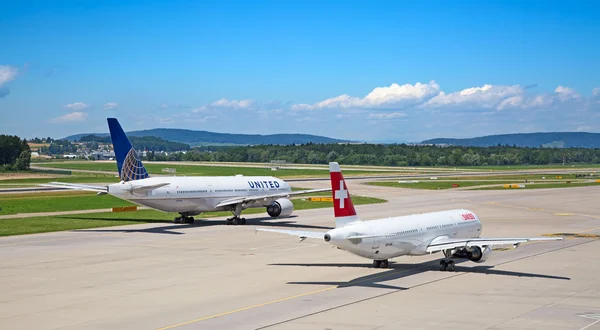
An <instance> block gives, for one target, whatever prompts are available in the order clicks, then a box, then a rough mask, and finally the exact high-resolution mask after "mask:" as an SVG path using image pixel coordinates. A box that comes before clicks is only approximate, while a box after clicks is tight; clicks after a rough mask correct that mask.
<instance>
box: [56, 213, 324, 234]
mask: <svg viewBox="0 0 600 330" xmlns="http://www.w3.org/2000/svg"><path fill="white" fill-rule="evenodd" d="M296 217H297V216H295V215H294V216H290V217H288V218H286V220H283V219H281V220H279V219H274V218H271V217H259V218H246V225H239V226H237V227H247V226H249V225H253V226H269V227H289V228H296V229H324V230H329V229H333V227H326V226H316V225H303V224H299V223H297V222H296V221H290V220H287V219H290V218H292V219H293V218H296ZM61 218H65V219H73V220H98V221H116V222H119V221H122V222H136V223H140V224H161V223H164V224H168V225H165V226H159V227H151V228H139V229H138V228H123V229H120V228H115V227H113V228H110V229H105V228H103V229H75V230H73V231H75V232H100V233H149V234H170V235H183V234H185V232H181V230H186V229H190V228H199V227H211V226H225V225H226V224H225V220H212V219H210V218H206V219H196V221H195V222H194V224H173V223H172V221H169V220H155V219H151V218H148V219H115V218H108V217H78V216H61Z"/></svg>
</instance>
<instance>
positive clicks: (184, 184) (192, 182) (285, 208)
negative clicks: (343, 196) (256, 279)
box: [43, 118, 330, 225]
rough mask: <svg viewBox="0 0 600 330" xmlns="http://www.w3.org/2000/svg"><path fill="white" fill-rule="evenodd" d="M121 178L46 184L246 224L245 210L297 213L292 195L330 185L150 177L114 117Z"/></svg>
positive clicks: (184, 219) (183, 219)
mask: <svg viewBox="0 0 600 330" xmlns="http://www.w3.org/2000/svg"><path fill="white" fill-rule="evenodd" d="M108 128H109V130H110V137H111V139H112V143H113V146H114V149H115V157H116V159H117V168H118V170H119V178H120V179H121V182H119V183H115V184H111V185H109V186H105V187H99V186H88V185H81V184H69V183H63V182H51V183H50V184H47V185H43V186H49V187H61V188H69V189H74V190H84V191H94V192H98V193H99V194H110V195H113V196H116V197H118V198H121V199H125V200H128V201H131V202H133V203H136V204H140V205H144V206H148V207H151V208H153V209H157V210H160V211H164V212H177V213H179V215H180V216H178V217H175V219H174V222H175V223H193V222H194V217H193V216H194V215H198V214H200V213H202V212H210V211H231V212H232V213H233V217H231V218H229V219H227V222H226V223H227V224H228V225H238V224H241V225H243V224H246V219H245V218H241V217H240V215H241V213H242V211H243V210H244V209H247V208H256V207H264V208H266V211H267V213H268V214H269V215H270V216H271V217H273V218H285V217H288V216H290V215H291V214H292V212H293V211H294V205H293V204H292V202H291V201H290V200H289V197H290V196H294V195H302V194H309V193H314V192H321V191H330V189H313V190H303V191H292V189H291V187H290V186H289V184H287V183H286V182H285V181H283V180H281V179H278V178H275V177H272V176H243V175H236V176H180V177H150V175H148V171H146V168H145V167H144V165H143V164H142V161H141V160H140V158H139V157H138V155H137V153H136V152H135V149H133V147H132V145H131V143H130V142H129V139H128V138H127V136H126V135H125V132H124V131H123V129H122V128H121V125H120V124H119V122H118V121H117V120H116V119H115V118H108Z"/></svg>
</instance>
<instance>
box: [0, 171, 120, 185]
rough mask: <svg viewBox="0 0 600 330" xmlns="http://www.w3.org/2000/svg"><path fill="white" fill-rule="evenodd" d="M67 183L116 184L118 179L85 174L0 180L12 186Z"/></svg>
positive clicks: (113, 176)
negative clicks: (55, 182)
mask: <svg viewBox="0 0 600 330" xmlns="http://www.w3.org/2000/svg"><path fill="white" fill-rule="evenodd" d="M54 181H58V182H68V183H118V182H119V178H118V177H117V176H115V175H109V174H85V175H69V176H48V177H43V178H25V179H7V180H0V183H1V184H3V185H4V184H13V185H29V186H31V185H36V184H40V183H48V182H54ZM0 187H1V186H0Z"/></svg>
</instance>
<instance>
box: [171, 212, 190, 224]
mask: <svg viewBox="0 0 600 330" xmlns="http://www.w3.org/2000/svg"><path fill="white" fill-rule="evenodd" d="M173 222H174V223H187V224H190V225H191V224H193V223H194V217H188V216H187V215H185V214H182V215H181V216H179V217H175V219H173Z"/></svg>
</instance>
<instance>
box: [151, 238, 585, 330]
mask: <svg viewBox="0 0 600 330" xmlns="http://www.w3.org/2000/svg"><path fill="white" fill-rule="evenodd" d="M593 241H594V240H589V241H585V242H581V243H577V244H573V245H569V246H568V247H573V246H578V245H582V244H586V243H590V242H593ZM565 248H567V247H566V246H564V244H563V246H561V247H559V248H556V249H552V250H548V251H544V252H539V253H536V254H532V255H528V256H524V257H521V258H517V259H513V260H509V261H505V262H501V263H498V264H496V265H494V267H496V266H500V265H504V264H508V263H511V262H515V261H519V260H523V259H527V258H531V257H535V256H538V255H542V254H546V253H549V252H554V251H558V250H562V249H565ZM433 261H436V260H432V261H430V262H426V265H423V266H421V267H417V268H412V269H406V270H402V271H399V272H394V271H392V272H384V273H382V274H380V275H377V276H374V277H367V278H365V279H363V280H360V281H356V282H352V281H349V282H347V283H346V284H341V285H336V286H331V287H327V288H324V289H320V290H316V291H311V292H307V293H303V294H298V295H294V296H290V297H285V298H281V299H277V300H273V301H269V302H266V303H260V304H255V305H252V306H247V307H243V308H239V309H236V310H233V311H228V312H223V313H219V314H214V315H210V316H205V317H201V318H197V319H194V320H190V321H186V322H182V323H178V324H174V325H170V326H166V327H162V328H159V329H158V330H167V329H173V328H177V327H180V326H184V325H188V324H192V323H197V322H201V321H205V320H209V319H213V318H217V317H220V316H226V315H230V314H234V313H238V312H243V311H246V310H250V309H254V308H258V307H263V306H268V305H272V304H276V303H279V302H283V301H287V300H292V299H295V298H300V297H304V296H309V295H313V294H317V293H321V292H326V291H331V290H333V289H336V288H340V287H348V286H353V285H355V284H359V283H362V282H366V281H372V280H375V279H378V278H382V277H386V276H391V275H393V274H401V273H405V272H414V271H417V270H420V269H422V268H426V267H429V266H430V265H427V264H429V263H431V262H433ZM466 274H469V272H464V273H458V274H456V273H455V274H454V275H452V276H448V277H444V278H441V279H436V280H432V281H429V282H426V283H421V284H418V285H415V286H413V287H411V288H417V287H420V286H424V285H426V284H431V283H435V282H438V281H442V280H445V279H448V278H453V277H457V276H462V275H466ZM398 291H404V290H403V289H402V290H394V291H392V292H386V293H384V294H380V295H376V296H373V297H369V298H365V299H361V300H358V301H354V302H350V303H347V304H344V305H340V306H335V307H331V308H329V309H325V310H322V311H318V312H314V313H311V314H308V315H303V316H299V317H297V318H294V319H290V320H286V321H282V322H279V323H276V324H271V325H267V326H264V327H261V328H257V329H263V328H267V327H270V326H273V325H277V324H282V323H285V322H289V321H293V320H295V319H299V318H303V317H306V316H310V315H314V314H318V313H322V312H326V311H328V310H333V309H337V308H340V307H344V306H347V305H352V304H356V303H359V302H362V301H367V300H371V299H374V298H377V297H381V296H385V295H389V294H392V293H396V292H398Z"/></svg>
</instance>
